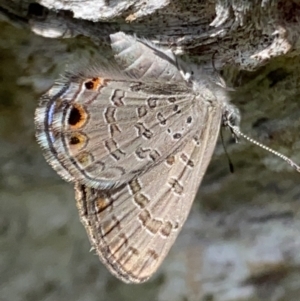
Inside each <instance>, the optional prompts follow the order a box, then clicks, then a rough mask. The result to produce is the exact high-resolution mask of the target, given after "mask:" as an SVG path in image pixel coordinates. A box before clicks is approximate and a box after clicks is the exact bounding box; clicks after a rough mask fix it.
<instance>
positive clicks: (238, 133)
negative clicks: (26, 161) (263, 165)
mask: <svg viewBox="0 0 300 301" xmlns="http://www.w3.org/2000/svg"><path fill="white" fill-rule="evenodd" d="M227 125H228V127H229V128H230V130H231V132H232V134H233V135H234V136H235V137H243V138H244V139H245V140H247V141H249V142H251V143H253V144H255V145H257V146H259V147H261V148H263V149H265V150H266V151H268V152H270V153H272V154H274V155H275V156H277V157H279V158H281V159H282V160H284V161H285V162H287V163H288V164H289V165H290V166H292V167H293V168H295V169H296V170H297V171H298V172H300V166H299V165H298V164H296V163H295V162H294V161H293V160H291V159H290V158H288V157H287V156H285V155H283V154H281V153H279V152H277V151H275V150H274V149H272V148H270V147H267V146H265V145H264V144H262V143H260V142H258V141H257V140H255V139H253V138H250V137H248V136H247V135H245V134H244V133H242V132H241V131H240V129H239V128H238V127H237V126H234V125H232V124H231V123H230V122H228V123H227Z"/></svg>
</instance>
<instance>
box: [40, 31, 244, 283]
mask: <svg viewBox="0 0 300 301" xmlns="http://www.w3.org/2000/svg"><path fill="white" fill-rule="evenodd" d="M110 38H111V48H112V51H113V53H114V62H109V63H107V64H102V63H101V64H99V63H98V64H97V62H94V63H93V64H91V65H86V66H84V67H83V68H81V70H76V71H71V72H67V73H66V75H65V76H64V78H63V79H61V80H59V81H57V82H56V83H55V84H54V86H53V87H52V88H51V89H50V90H49V91H48V92H47V93H46V94H44V95H43V96H42V97H41V99H40V102H39V105H38V108H37V109H36V113H35V124H36V137H37V141H38V143H39V144H40V145H41V147H42V149H43V151H44V154H45V157H46V160H47V161H48V162H49V164H50V165H51V166H52V167H53V168H54V170H56V171H57V173H58V174H59V175H60V176H61V177H62V178H63V179H65V180H66V181H69V182H73V183H75V193H76V201H77V207H78V210H79V216H80V219H81V222H82V223H83V225H84V227H85V229H86V231H87V234H88V237H89V239H90V242H91V244H92V246H93V247H94V248H95V250H96V251H97V254H98V255H99V257H100V259H101V261H102V262H103V263H104V264H105V266H106V267H107V268H108V269H109V271H110V272H111V273H112V274H114V275H115V276H116V277H118V278H119V279H121V280H123V281H124V282H127V283H141V282H144V281H146V280H148V279H149V278H150V277H151V276H152V275H153V273H154V272H155V271H156V270H157V269H158V268H159V266H160V265H161V263H162V261H163V260H164V258H165V257H166V255H167V253H168V252H169V250H170V248H171V246H172V245H173V243H174V241H175V239H176V237H177V235H178V233H179V232H180V230H181V228H182V226H183V224H184V222H185V220H186V219H187V216H188V214H189V211H190V209H191V206H192V203H193V201H194V198H195V196H196V193H197V190H198V187H199V185H200V183H201V180H202V178H203V176H204V174H205V172H206V169H207V166H208V164H209V162H210V160H211V157H212V153H213V151H214V148H215V145H216V141H217V138H218V134H219V129H220V126H221V125H222V123H224V121H223V120H224V116H225V117H227V118H229V119H231V120H234V122H233V123H235V124H237V123H238V122H239V113H238V110H237V109H236V108H235V107H234V106H233V105H232V104H230V103H229V101H228V97H227V94H226V89H225V88H224V87H222V86H220V85H218V84H217V83H216V82H214V81H213V80H211V79H210V78H209V77H208V76H206V75H205V74H204V73H203V72H200V71H199V69H195V68H194V67H192V65H189V64H188V63H185V62H183V61H181V60H180V59H179V58H177V57H176V56H175V55H174V53H173V52H172V51H171V50H170V49H163V48H160V47H157V46H155V45H154V44H152V43H150V42H148V41H146V40H143V39H139V38H137V37H135V36H130V35H126V34H124V33H122V32H118V33H115V34H112V35H110ZM194 69H195V70H194Z"/></svg>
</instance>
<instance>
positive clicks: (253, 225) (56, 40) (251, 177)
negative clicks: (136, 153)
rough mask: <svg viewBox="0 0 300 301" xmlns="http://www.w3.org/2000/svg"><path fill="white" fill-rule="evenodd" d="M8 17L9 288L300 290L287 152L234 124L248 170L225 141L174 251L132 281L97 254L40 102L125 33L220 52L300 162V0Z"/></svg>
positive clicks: (269, 136)
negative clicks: (37, 116)
mask: <svg viewBox="0 0 300 301" xmlns="http://www.w3.org/2000/svg"><path fill="white" fill-rule="evenodd" d="M0 16H1V23H0V37H1V39H0V59H1V64H0V78H1V85H0V116H1V118H0V123H1V126H0V172H1V176H0V188H1V189H0V207H1V209H0V241H1V243H0V300H16V301H17V300H22V301H24V300H30V301H35V300H55V301H59V300H78V301H79V300H85V301H86V300H97V301H100V300H124V301H125V300H143V301H146V300H149V301H150V300H151V301H152V300H158V301H160V300H161V301H164V300H172V301H173V300H174V301H177V300H206V301H208V300H214V301H234V300H235V301H237V300H264V301H265V300H270V301H271V300H272V301H275V300H276V301H277V300H289V301H293V300H295V301H298V300H299V293H300V273H299V268H300V256H299V254H300V252H299V250H300V218H299V214H300V211H299V208H300V185H299V182H300V175H299V173H297V172H296V171H294V170H293V169H292V168H291V167H290V166H288V165H287V164H286V163H284V162H283V161H281V160H280V159H278V158H276V157H274V156H273V155H272V154H270V153H266V152H264V151H263V150H262V149H260V148H258V147H256V146H255V145H251V144H249V143H248V142H245V141H240V143H239V144H235V143H233V141H231V140H230V139H229V136H226V139H225V143H226V148H227V152H228V153H229V155H230V157H231V160H232V161H233V164H234V167H235V172H234V173H233V174H231V173H230V172H229V170H228V161H227V157H226V155H225V153H224V149H223V147H222V145H221V144H220V143H219V144H218V146H217V148H216V151H215V155H214V157H213V159H212V162H211V164H210V167H209V170H208V172H207V175H206V177H205V179H204V181H203V183H202V185H201V188H200V190H199V193H198V199H197V200H196V201H195V204H194V208H193V210H192V212H191V214H190V216H189V219H188V221H187V222H186V225H185V226H184V229H183V231H182V232H181V233H180V235H179V237H178V239H177V242H176V243H175V245H174V247H173V248H172V250H171V252H170V254H169V255H168V257H167V259H166V261H165V262H164V264H163V265H162V267H161V268H160V270H159V271H158V273H157V274H156V275H155V276H154V277H153V279H152V280H151V281H150V282H149V283H146V284H142V285H139V286H130V285H125V284H123V283H120V282H119V281H118V280H116V279H114V278H113V276H111V275H110V274H109V273H108V272H107V271H106V269H105V268H104V267H103V266H102V265H101V263H100V262H99V261H98V258H97V257H96V256H95V255H94V253H93V252H92V253H89V248H90V245H89V242H88V239H87V237H86V233H85V232H84V229H83V227H82V226H81V224H80V222H79V219H78V216H77V212H76V208H75V201H74V195H73V188H72V185H70V184H68V183H64V182H63V181H62V180H61V179H60V178H59V177H58V176H57V175H56V174H55V173H54V172H53V171H52V170H51V168H50V167H49V166H48V165H47V164H46V162H45V160H44V158H43V157H42V153H41V151H40V148H39V147H38V146H37V144H36V142H35V138H34V125H33V114H34V109H35V107H36V105H37V101H38V97H39V96H40V95H41V93H42V92H44V91H46V90H47V89H48V88H49V87H50V86H51V85H52V84H53V80H54V79H56V78H58V76H59V74H60V73H62V72H63V71H64V69H65V64H66V63H67V62H70V61H71V62H75V61H78V60H84V59H85V58H86V57H89V56H91V55H93V53H97V54H100V55H101V56H104V57H106V58H108V59H109V58H110V57H111V51H110V47H109V38H108V36H109V34H110V33H113V32H117V31H124V32H125V33H128V34H136V35H137V36H139V37H143V38H146V39H148V40H150V41H152V42H154V43H155V44H158V45H161V46H165V47H169V48H171V49H172V50H173V51H174V52H175V53H176V54H177V55H179V56H182V57H183V59H189V60H191V61H193V62H195V63H197V64H199V65H202V67H203V68H204V69H205V70H207V71H212V72H213V67H212V60H213V61H214V65H215V66H216V69H217V70H218V71H219V72H220V73H221V74H222V76H223V77H224V79H225V81H226V83H227V85H228V86H229V87H233V88H234V89H235V91H234V92H232V93H231V94H232V103H234V104H235V105H236V106H237V107H238V108H239V109H240V110H241V112H242V124H241V129H242V130H243V132H244V133H246V134H248V135H250V136H252V137H253V138H255V139H258V140H259V141H261V142H262V143H264V144H266V145H267V146H269V147H272V148H274V149H276V150H279V151H280V152H282V153H283V154H285V155H287V156H290V157H291V158H292V159H293V160H295V161H296V162H300V151H299V150H300V143H299V141H298V140H299V128H300V104H299V97H300V56H299V53H300V50H299V49H300V42H299V36H300V25H299V20H300V1H298V0H294V1H292V0H288V1H275V0H261V1H259V0H256V1H247V0H244V1H243V0H219V1H213V0H211V1H196V0H193V1H182V0H173V1H172V0H160V1H159V0H147V1H145V0H135V1H133V0H128V1H126V0H123V1H121V0H106V1H104V0H101V1H100V0H99V1H97V0H90V1H66V0H65V1H62V0H56V1H54V0H40V1H39V4H37V3H31V1H16V0H15V1H9V0H0ZM213 56H214V58H213V59H212V57H213ZM227 137H228V139H227ZM298 264H299V265H298Z"/></svg>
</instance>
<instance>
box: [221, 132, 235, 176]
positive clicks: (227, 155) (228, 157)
mask: <svg viewBox="0 0 300 301" xmlns="http://www.w3.org/2000/svg"><path fill="white" fill-rule="evenodd" d="M221 141H222V145H223V149H224V151H225V155H226V157H227V160H228V165H229V170H230V172H231V173H234V167H233V164H232V161H231V159H230V156H229V154H228V152H227V149H226V146H225V143H224V138H223V131H222V130H221Z"/></svg>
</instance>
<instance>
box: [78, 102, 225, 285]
mask: <svg viewBox="0 0 300 301" xmlns="http://www.w3.org/2000/svg"><path fill="white" fill-rule="evenodd" d="M206 109H207V110H206ZM206 109H204V110H203V112H205V113H204V114H202V116H201V117H202V118H201V119H202V120H203V121H205V122H206V124H207V123H208V124H209V126H208V127H202V128H201V127H200V128H199V130H198V131H194V133H193V136H191V137H190V138H191V139H189V141H188V142H187V143H186V144H185V146H184V148H183V149H181V150H180V151H177V152H174V153H170V155H169V156H168V157H167V158H166V159H165V160H164V161H163V162H162V163H161V164H160V165H157V166H155V167H153V168H152V169H151V170H149V171H148V172H147V173H144V174H142V175H141V176H140V177H137V178H134V179H133V180H131V181H130V182H129V183H128V184H125V185H123V186H121V187H119V188H117V189H112V190H108V191H105V190H96V189H93V188H89V187H86V186H84V185H81V184H79V183H77V184H76V185H75V188H76V190H77V192H76V200H77V206H78V209H79V212H80V217H81V220H82V222H83V224H84V225H85V227H86V230H87V232H88V233H89V237H90V240H91V243H92V245H93V246H94V248H95V249H96V250H97V253H98V254H99V256H100V258H101V260H102V261H103V262H104V263H105V264H106V265H107V266H108V268H109V270H110V271H111V272H112V273H113V274H114V275H116V276H117V277H118V278H120V279H122V280H123V281H125V282H136V283H139V282H144V281H146V280H147V279H148V278H149V277H150V276H151V275H152V274H153V273H154V272H155V271H156V270H157V268H158V267H159V265H160V264H161V262H162V261H163V259H164V258H165V256H166V255H167V253H168V251H169V249H170V247H171V246H172V244H173V243H174V240H175V239H176V237H177V235H178V233H179V231H180V229H181V227H182V225H183V223H184V221H185V220H186V218H187V215H188V213H189V211H190V207H191V204H192V202H193V200H194V197H195V195H196V192H197V189H198V186H199V184H200V181H201V179H202V177H203V174H204V172H205V170H206V167H207V164H208V162H209V159H210V157H211V155H212V152H213V149H214V145H215V142H216V138H217V136H218V129H219V127H215V126H214V124H216V122H219V121H220V110H219V108H212V107H207V108H206Z"/></svg>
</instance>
